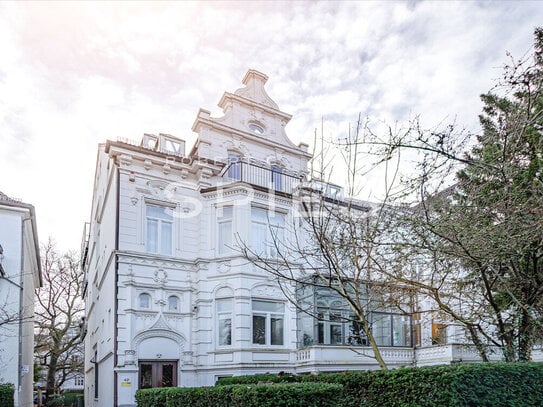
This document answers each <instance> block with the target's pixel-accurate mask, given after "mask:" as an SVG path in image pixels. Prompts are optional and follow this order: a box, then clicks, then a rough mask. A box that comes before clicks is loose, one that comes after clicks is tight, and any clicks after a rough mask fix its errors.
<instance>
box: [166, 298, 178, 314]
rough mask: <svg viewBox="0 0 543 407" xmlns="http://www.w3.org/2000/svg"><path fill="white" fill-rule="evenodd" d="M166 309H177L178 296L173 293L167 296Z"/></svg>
mask: <svg viewBox="0 0 543 407" xmlns="http://www.w3.org/2000/svg"><path fill="white" fill-rule="evenodd" d="M168 311H175V312H177V311H179V298H177V297H176V296H175V295H171V296H169V297H168Z"/></svg>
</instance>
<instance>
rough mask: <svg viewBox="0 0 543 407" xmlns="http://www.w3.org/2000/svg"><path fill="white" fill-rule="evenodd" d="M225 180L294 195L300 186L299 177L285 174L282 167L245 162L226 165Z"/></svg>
mask: <svg viewBox="0 0 543 407" xmlns="http://www.w3.org/2000/svg"><path fill="white" fill-rule="evenodd" d="M222 174H223V175H222V177H223V179H226V180H228V181H230V182H231V181H241V182H246V183H247V184H250V185H253V186H256V187H262V188H267V189H270V190H273V191H277V192H284V193H287V194H292V192H293V191H294V189H295V188H296V187H298V185H300V183H301V180H300V178H299V177H297V176H295V175H292V174H289V173H287V172H285V170H284V169H283V168H281V167H277V166H274V165H272V166H270V167H264V166H261V165H257V164H253V163H247V162H243V161H237V162H231V163H229V164H227V165H226V167H225V169H224V170H223V173H222Z"/></svg>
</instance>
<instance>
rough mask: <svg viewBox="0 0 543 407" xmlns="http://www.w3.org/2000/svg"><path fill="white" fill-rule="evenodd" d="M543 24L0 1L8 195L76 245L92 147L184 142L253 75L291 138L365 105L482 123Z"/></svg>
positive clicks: (473, 14)
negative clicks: (510, 68)
mask: <svg viewBox="0 0 543 407" xmlns="http://www.w3.org/2000/svg"><path fill="white" fill-rule="evenodd" d="M542 23H543V3H541V2H537V1H535V2H531V1H519V2H517V1H492V2H489V1H462V2H454V1H449V2H441V1H439V2H438V1H435V2H431V1H428V2H417V1H406V2H394V1H380V2H370V1H368V2H362V1H358V2H348V1H329V2H304V1H293V2H272V1H265V2H257V1H243V2H233V1H232V2H216V1H202V2H195V3H192V2H143V1H137V2H129V1H125V2H118V3H117V2H91V1H87V2H45V1H40V2H31V1H26V2H9V1H2V2H0V191H2V192H4V193H5V194H7V195H8V196H11V197H14V198H19V199H22V200H23V201H24V202H27V203H31V204H33V205H34V206H35V208H36V213H37V222H38V233H39V237H40V240H41V241H45V240H46V239H47V238H48V237H49V236H51V237H53V238H54V239H55V241H56V242H57V244H58V247H59V248H60V249H61V250H68V249H78V248H79V247H80V243H81V235H82V230H83V223H84V222H85V221H87V220H88V219H89V216H90V205H91V201H92V188H93V178H94V170H95V163H96V154H97V145H98V143H101V142H105V141H106V140H108V139H110V140H116V139H117V138H119V137H123V138H130V139H134V140H139V139H140V138H141V136H142V134H143V133H159V132H160V133H168V134H172V135H174V136H176V137H179V138H182V139H185V140H186V141H187V150H188V151H190V147H191V146H192V143H193V142H194V140H195V138H196V135H195V134H194V133H192V131H191V127H192V123H193V122H194V119H195V118H196V113H197V111H198V109H199V108H200V107H202V108H205V109H208V110H211V112H212V114H213V115H214V116H220V115H221V111H220V109H219V108H218V107H217V103H218V101H219V99H220V97H221V95H222V94H223V92H224V91H229V92H233V91H234V90H236V89H238V88H240V87H241V80H242V78H243V76H244V74H245V72H246V71H247V70H248V69H250V68H252V69H257V70H259V71H261V72H264V73H265V74H267V75H268V76H269V80H268V83H267V85H266V89H267V92H268V94H269V95H270V96H271V98H272V99H273V100H275V101H276V102H277V103H278V105H279V107H280V109H281V110H282V111H284V112H287V113H289V114H292V115H293V118H292V120H291V122H290V123H289V124H288V125H287V127H286V130H287V134H288V135H289V137H290V138H291V140H292V141H293V142H294V143H295V144H298V143H299V142H306V143H311V142H312V140H313V134H314V131H315V129H316V128H318V129H319V131H320V129H321V120H322V122H323V123H324V125H323V127H322V128H323V129H324V133H325V136H330V137H341V135H342V134H345V133H346V132H347V130H348V127H349V123H353V122H355V121H356V119H357V117H358V115H359V114H361V115H362V116H364V117H366V116H367V117H370V118H372V120H384V121H386V122H387V123H393V122H396V121H397V122H400V123H401V122H404V121H406V120H408V119H409V118H413V117H414V116H416V115H420V116H421V118H422V122H423V123H424V124H426V125H428V126H429V127H431V126H433V125H435V124H437V123H441V122H444V121H445V122H452V121H456V122H457V123H460V124H461V125H462V126H465V127H466V128H468V129H469V130H471V131H475V132H476V131H478V118H477V117H478V114H479V113H480V111H481V107H482V105H481V102H480V99H479V96H480V94H482V93H485V92H487V91H488V90H490V89H491V87H492V86H493V84H494V83H495V80H496V79H497V78H499V76H500V74H501V72H502V67H503V65H504V64H505V63H506V62H508V60H509V59H508V58H509V57H508V56H507V52H509V53H510V54H512V55H513V56H514V57H515V58H521V57H523V56H525V55H528V54H529V52H530V51H531V45H532V44H533V30H534V28H535V27H536V26H537V25H541V24H542ZM0 227H1V225H0Z"/></svg>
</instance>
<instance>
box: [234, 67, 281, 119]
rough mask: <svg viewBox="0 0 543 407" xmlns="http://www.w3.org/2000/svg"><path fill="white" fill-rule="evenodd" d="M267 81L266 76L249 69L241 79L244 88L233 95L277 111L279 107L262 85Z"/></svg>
mask: <svg viewBox="0 0 543 407" xmlns="http://www.w3.org/2000/svg"><path fill="white" fill-rule="evenodd" d="M267 81H268V76H267V75H265V74H263V73H262V72H258V71H255V70H254V69H249V70H248V71H247V73H246V74H245V76H244V77H243V80H242V83H243V84H244V85H245V87H243V88H240V89H238V90H236V91H235V92H234V94H235V95H237V96H241V97H244V98H246V99H250V100H252V101H254V102H256V103H260V104H261V105H265V106H269V107H271V108H273V109H277V110H279V106H278V105H277V103H275V102H274V101H273V100H272V99H271V98H270V97H269V96H268V94H267V93H266V90H265V89H264V85H265V84H266V82H267Z"/></svg>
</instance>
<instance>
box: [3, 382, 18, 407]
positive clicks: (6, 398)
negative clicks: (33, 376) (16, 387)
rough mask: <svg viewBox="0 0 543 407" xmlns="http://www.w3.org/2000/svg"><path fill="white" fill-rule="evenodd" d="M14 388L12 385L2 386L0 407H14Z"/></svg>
mask: <svg viewBox="0 0 543 407" xmlns="http://www.w3.org/2000/svg"><path fill="white" fill-rule="evenodd" d="M14 404H15V402H14V400H13V386H12V385H11V384H0V407H13V406H14Z"/></svg>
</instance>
